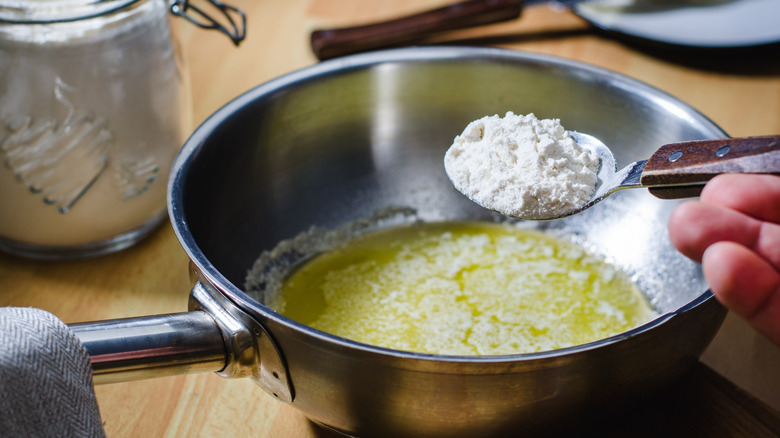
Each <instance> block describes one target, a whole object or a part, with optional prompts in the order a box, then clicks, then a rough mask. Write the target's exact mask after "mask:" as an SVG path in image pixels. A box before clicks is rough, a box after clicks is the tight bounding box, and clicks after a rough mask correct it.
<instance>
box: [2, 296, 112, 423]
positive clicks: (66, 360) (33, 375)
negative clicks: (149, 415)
mask: <svg viewBox="0 0 780 438" xmlns="http://www.w3.org/2000/svg"><path fill="white" fill-rule="evenodd" d="M0 435H2V436H9V437H103V436H105V432H104V430H103V425H102V422H101V420H100V412H99V411H98V404H97V399H96V398H95V391H94V387H93V385H92V367H91V365H90V362H89V355H88V354H87V351H86V350H85V349H84V346H82V345H81V342H79V340H78V338H77V337H76V335H75V334H73V332H72V331H71V330H70V329H69V328H68V326H67V325H66V324H65V323H64V322H62V321H60V320H59V319H58V318H57V317H56V316H54V315H52V314H51V313H49V312H46V311H44V310H40V309H33V308H18V307H3V308H0Z"/></svg>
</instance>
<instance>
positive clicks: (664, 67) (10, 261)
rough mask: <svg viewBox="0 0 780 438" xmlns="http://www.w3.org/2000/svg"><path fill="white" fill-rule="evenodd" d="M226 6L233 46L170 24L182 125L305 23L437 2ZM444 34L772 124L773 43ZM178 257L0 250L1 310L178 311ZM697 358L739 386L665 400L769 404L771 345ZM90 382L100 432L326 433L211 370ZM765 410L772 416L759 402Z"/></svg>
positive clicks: (529, 19)
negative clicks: (183, 81)
mask: <svg viewBox="0 0 780 438" xmlns="http://www.w3.org/2000/svg"><path fill="white" fill-rule="evenodd" d="M229 3H231V4H235V5H236V6H239V7H240V8H242V9H243V10H244V11H245V12H246V13H247V16H248V33H247V35H248V36H247V39H246V41H245V42H244V43H243V44H242V45H241V47H239V48H234V47H233V46H232V45H231V43H230V42H229V41H228V39H227V38H225V37H222V36H220V35H218V34H216V33H213V32H206V31H203V30H200V29H197V28H195V27H194V26H192V25H190V24H189V23H186V22H185V21H184V20H179V19H175V20H173V21H174V26H175V27H176V28H177V29H178V30H179V34H180V37H181V41H182V43H183V44H182V46H183V49H184V52H185V55H186V59H187V60H188V65H189V70H190V72H191V78H192V88H193V97H194V99H193V100H194V102H193V104H194V115H195V123H199V122H201V121H202V120H204V119H205V118H206V117H207V116H208V115H209V114H211V113H212V112H214V111H215V110H216V109H217V108H219V107H220V106H221V105H222V104H224V103H225V102H227V101H228V100H229V99H231V98H233V97H235V96H237V95H238V94H240V93H242V92H243V91H246V90H247V89H249V88H251V87H253V86H255V85H258V84H260V83H262V82H264V81H267V80H269V79H271V78H274V77H276V76H279V75H282V74H284V73H287V72H290V71H292V70H295V69H298V68H301V67H305V66H308V65H312V64H314V63H316V62H317V60H316V59H315V57H314V56H313V55H312V53H311V51H310V48H309V43H308V38H309V33H310V32H311V31H312V30H313V29H315V28H316V27H334V26H342V25H351V24H357V23H361V22H366V21H372V20H377V19H386V18H390V17H393V16H395V15H397V14H406V13H410V12H414V11H417V10H419V9H420V8H428V7H436V6H441V5H443V4H446V2H445V1H443V0H424V1H423V0H392V1H391V0H383V1H381V2H380V1H371V2H369V1H365V0H286V1H252V0H230V1H229ZM455 35H456V36H457V37H458V38H472V42H474V41H475V40H473V38H476V37H484V36H490V37H491V38H490V39H487V40H480V39H479V38H477V39H476V41H483V42H484V41H490V42H491V43H494V44H496V43H497V44H496V45H499V46H502V47H507V48H512V49H516V50H523V51H529V52H535V53H545V54H551V55H557V56H561V57H566V58H570V59H575V60H579V61H584V62H587V63H591V64H595V65H598V66H602V67H605V68H608V69H611V70H615V71H618V72H620V73H623V74H626V75H629V76H632V77H634V78H637V79H639V80H642V81H644V82H647V83H649V84H651V85H653V86H655V87H658V88H660V89H662V90H664V91H666V92H668V93H670V94H672V95H674V96H676V97H678V98H680V99H682V100H684V101H686V102H688V103H690V104H691V105H692V106H694V107H695V108H697V109H699V110H700V111H702V112H703V113H704V114H706V115H707V116H709V117H710V118H711V119H712V120H713V121H715V122H716V123H718V124H719V125H720V126H721V127H723V128H724V129H725V130H726V131H727V132H728V133H729V134H731V135H733V136H742V135H761V134H778V133H780V56H778V55H779V54H778V52H777V51H775V52H774V55H773V56H771V57H769V56H766V55H763V54H758V55H756V54H753V56H752V57H751V56H732V57H725V58H724V57H720V56H715V55H711V54H710V55H702V56H700V57H696V56H691V55H684V56H681V55H675V54H673V53H664V52H659V51H653V52H650V51H646V50H645V49H643V48H639V47H632V46H629V45H626V44H623V43H621V42H619V41H616V40H614V39H610V38H609V37H607V36H605V35H602V34H599V33H598V32H596V31H594V30H593V29H591V28H589V26H588V25H587V24H586V23H585V22H583V21H582V20H581V19H579V18H578V17H576V16H575V15H573V14H571V13H569V12H566V11H556V10H553V9H550V8H548V7H546V6H537V7H532V8H528V9H527V10H526V11H524V14H523V17H522V18H521V19H519V20H515V21H512V22H508V23H504V24H496V25H491V26H485V27H483V28H479V29H474V30H468V31H459V32H457V33H456V34H455ZM187 264H188V259H187V256H186V255H185V253H184V251H183V250H182V249H181V247H180V245H179V243H178V241H177V240H176V238H175V236H174V234H173V232H172V229H171V227H170V226H169V225H167V224H166V225H164V226H162V227H161V228H160V229H159V230H158V231H157V232H155V233H154V234H153V235H152V236H151V237H150V238H149V239H147V240H146V241H144V242H142V243H141V244H139V245H138V246H136V247H134V248H131V249H129V250H126V251H124V252H121V253H119V254H114V255H110V256H106V257H101V258H95V259H90V260H82V261H70V262H60V263H48V262H36V261H29V260H23V259H19V258H15V257H12V256H7V255H0V290H1V291H2V292H0V305H4V306H34V307H39V308H42V309H45V310H48V311H50V312H52V313H54V314H55V315H57V316H59V317H60V318H61V319H62V320H64V321H65V322H69V323H70V322H78V321H87V320H96V319H108V318H118V317H125V316H137V315H151V314H156V313H167V312H178V311H183V310H186V306H187V295H188V291H189V280H188V268H187ZM703 362H704V363H705V364H707V365H708V366H709V367H711V368H712V369H714V370H716V371H717V372H718V373H719V374H720V375H723V376H726V377H727V378H728V379H730V380H731V381H732V382H734V383H736V384H737V385H738V386H739V387H741V388H743V389H744V390H746V391H747V393H742V392H741V391H740V390H738V389H736V388H734V387H731V386H729V385H728V384H726V385H725V386H723V383H724V382H722V381H719V382H720V383H718V384H717V385H714V386H713V385H709V384H707V382H708V381H709V380H708V379H709V377H701V376H698V377H695V378H692V379H690V380H688V381H686V382H684V383H682V384H681V386H680V388H681V389H679V390H678V391H677V392H676V393H675V395H673V397H678V398H679V399H680V400H692V399H693V400H694V403H696V401H695V399H696V397H699V398H700V400H699V401H701V400H704V399H710V398H714V399H718V398H719V397H720V396H713V395H712V394H711V393H710V392H712V391H715V392H718V393H720V394H721V395H722V394H726V396H725V399H726V400H728V399H730V397H732V396H733V395H734V394H740V396H739V397H742V398H740V399H741V400H751V402H755V401H756V400H760V402H758V406H760V407H761V409H764V407H765V406H764V405H763V403H765V404H768V405H769V406H772V407H774V409H780V349H778V348H776V347H774V346H773V345H771V344H769V343H768V342H767V341H766V340H764V339H763V338H762V337H760V336H758V335H756V334H755V333H754V332H753V331H752V330H751V329H750V328H749V327H747V326H746V325H745V324H744V323H742V322H741V321H740V320H739V319H737V318H735V317H732V316H729V318H728V319H727V322H726V324H725V325H724V327H723V329H722V330H721V332H720V333H719V334H718V336H717V338H716V340H715V341H714V342H713V344H712V346H711V347H710V348H709V349H708V350H707V352H706V353H705V354H704V357H703ZM702 379H703V380H702ZM714 379H715V380H718V378H717V376H715V377H714ZM700 387H706V388H708V389H706V391H710V392H706V391H705V390H700ZM713 388H716V389H715V390H713ZM717 388H726V389H725V390H719V389H717ZM96 391H97V396H98V401H99V403H100V409H101V413H102V416H103V419H104V422H105V429H106V432H107V433H108V435H109V436H110V437H130V436H139V437H141V436H143V437H158V436H169V437H185V436H186V437H191V436H203V437H212V436H257V437H293V438H295V437H317V436H328V434H327V433H325V432H323V431H321V430H319V429H317V428H316V427H314V426H312V425H311V424H309V423H308V422H307V421H306V419H305V418H304V417H303V416H302V415H300V414H299V413H298V412H297V411H296V410H295V409H294V408H293V407H291V406H287V405H284V404H281V403H278V402H276V401H274V400H272V399H271V398H270V397H268V396H266V395H265V393H264V392H263V391H262V390H260V389H259V388H257V387H255V386H254V384H252V383H251V382H250V381H247V380H226V379H222V378H220V377H218V376H217V375H215V374H211V373H206V374H198V375H190V376H178V377H167V378H159V379H153V380H148V381H139V382H130V383H118V384H112V385H103V386H99V387H97V388H96ZM702 391H705V392H706V393H704V392H702ZM686 394H687V396H686ZM747 394H751V395H750V396H749V395H747ZM686 397H687V398H686ZM745 397H746V398H745ZM753 397H754V398H753ZM678 404H679V403H678ZM726 408H728V409H726V411H725V412H726V414H730V413H733V412H732V411H730V410H729V409H732V408H733V406H731V407H728V406H727V407H726ZM714 409H718V408H717V407H715V408H714ZM761 409H760V410H761ZM702 410H703V409H699V410H693V411H686V412H690V413H691V414H690V415H691V417H692V420H695V421H694V423H697V424H709V425H710V426H712V425H713V424H715V423H713V422H712V421H710V419H709V418H705V417H701V415H709V416H712V418H714V419H715V420H713V421H721V422H722V423H729V421H730V420H729V417H728V415H722V414H723V412H715V413H714V414H713V413H710V414H707V413H706V412H705V413H702V412H700V411H702ZM704 411H706V410H704ZM766 412H769V414H772V411H771V409H770V410H769V411H766ZM766 412H765V413H766ZM761 415H763V414H761ZM759 416H760V415H759ZM770 416H771V415H770ZM729 424H731V423H729ZM723 430H726V429H723Z"/></svg>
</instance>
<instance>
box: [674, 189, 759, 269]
mask: <svg viewBox="0 0 780 438" xmlns="http://www.w3.org/2000/svg"><path fill="white" fill-rule="evenodd" d="M760 229H761V222H760V221H758V220H756V219H754V218H752V217H750V216H747V215H745V214H742V213H740V212H738V211H735V210H731V209H729V208H725V207H719V206H715V205H711V204H706V203H704V202H701V201H687V202H684V203H682V204H680V205H678V206H677V208H675V209H674V211H672V215H671V216H670V218H669V226H668V230H669V238H670V239H671V241H672V244H673V245H674V247H675V248H677V250H678V251H680V252H681V253H682V254H683V255H685V256H686V257H688V258H690V259H692V260H695V261H697V262H701V258H702V254H704V250H706V249H707V247H709V246H710V245H712V244H713V243H715V242H719V241H724V240H726V241H732V242H738V243H740V244H742V245H744V246H747V247H753V245H754V244H755V243H756V241H757V239H758V235H759V231H760Z"/></svg>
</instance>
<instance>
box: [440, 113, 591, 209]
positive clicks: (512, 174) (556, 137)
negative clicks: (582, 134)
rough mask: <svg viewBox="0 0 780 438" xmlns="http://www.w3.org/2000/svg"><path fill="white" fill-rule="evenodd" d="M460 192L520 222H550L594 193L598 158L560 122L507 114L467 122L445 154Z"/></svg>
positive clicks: (585, 200) (579, 205)
mask: <svg viewBox="0 0 780 438" xmlns="http://www.w3.org/2000/svg"><path fill="white" fill-rule="evenodd" d="M444 168H445V170H446V171H447V175H448V176H449V178H450V180H451V181H452V183H453V184H454V185H455V188H457V189H458V190H459V191H460V192H462V193H463V194H465V195H466V196H468V197H469V198H470V199H471V200H473V201H474V202H476V203H478V204H480V205H482V206H483V207H485V208H488V209H491V210H495V211H498V212H500V213H503V214H505V215H507V216H513V217H517V218H521V219H550V218H554V217H558V216H560V215H563V214H566V213H569V212H572V211H574V210H576V209H577V208H579V207H581V206H582V205H584V204H585V203H586V202H587V201H588V200H589V199H590V198H591V196H592V195H593V193H594V191H595V190H596V184H597V181H598V178H597V173H598V169H599V159H598V157H597V156H596V155H595V154H594V153H592V152H590V151H588V150H586V149H583V148H581V147H580V146H579V145H577V143H576V142H575V141H574V140H573V139H572V138H571V137H570V136H569V134H568V133H567V132H566V130H565V129H564V128H563V126H561V123H560V120H557V119H543V120H539V119H537V118H536V116H534V115H533V114H528V115H527V116H522V115H516V114H514V113H513V112H511V111H510V112H508V113H506V115H505V116H504V117H503V118H502V117H499V116H498V115H494V116H487V117H483V118H481V119H479V120H475V121H473V122H471V123H470V124H469V125H468V126H467V127H466V129H465V130H464V131H463V133H462V134H461V135H459V136H457V137H455V140H454V142H453V144H452V146H451V147H450V149H449V150H448V151H447V153H446V155H445V156H444Z"/></svg>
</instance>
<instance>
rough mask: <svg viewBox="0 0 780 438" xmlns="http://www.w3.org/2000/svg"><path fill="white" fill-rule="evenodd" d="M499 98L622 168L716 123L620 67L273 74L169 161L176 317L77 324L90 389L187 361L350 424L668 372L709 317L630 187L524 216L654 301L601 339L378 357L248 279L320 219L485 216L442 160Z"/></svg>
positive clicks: (476, 409) (690, 352)
mask: <svg viewBox="0 0 780 438" xmlns="http://www.w3.org/2000/svg"><path fill="white" fill-rule="evenodd" d="M508 110H512V111H514V112H516V113H530V112H533V113H535V114H536V115H537V116H538V117H555V118H560V119H561V121H562V123H563V125H564V126H566V127H567V128H568V129H572V130H578V131H582V132H588V133H591V134H593V135H595V136H597V137H599V138H601V139H603V140H604V141H606V142H607V143H608V144H610V145H612V146H613V151H614V152H615V156H616V160H617V164H618V166H624V165H625V164H627V163H629V162H632V161H635V160H636V159H638V158H641V157H646V156H648V155H649V154H650V153H651V152H652V151H653V150H654V148H655V147H656V146H657V145H659V144H665V143H670V142H673V141H681V140H693V139H702V138H719V137H724V136H725V133H724V132H723V131H722V130H721V129H719V128H718V127H717V126H716V125H715V124H713V123H712V122H711V121H709V120H708V119H707V118H706V117H704V116H703V115H702V114H700V113H698V112H697V111H695V110H694V109H692V108H691V107H689V106H688V105H686V104H684V103H683V102H680V101H679V100H677V99H675V98H673V97H671V96H669V95H667V94H664V93H663V92H661V91H659V90H657V89H654V88H652V87H649V86H647V85H645V84H642V83H640V82H637V81H635V80H632V79H629V78H626V77H624V76H621V75H618V74H615V73H612V72H610V71H607V70H604V69H600V68H595V67H591V66H588V65H584V64H581V63H577V62H573V61H567V60H563V59H559V58H553V57H549V56H542V55H535V54H528V53H520V52H514V51H507V50H499V49H486V48H457V47H437V48H416V49H400V50H393V51H385V52H374V53H369V54H363V55H356V56H352V57H345V58H340V59H336V60H332V61H327V62H324V63H321V64H317V65H314V66H312V67H309V68H306V69H303V70H300V71H297V72H294V73H291V74H289V75H286V76H283V77H280V78H278V79H275V80H272V81H270V82H268V83H265V84H262V85H260V86H258V87H257V88H254V89H252V90H250V91H248V92H247V93H245V94H243V95H241V96H239V97H238V98H236V99H235V100H233V101H232V102H230V103H228V104H227V105H226V106H225V107H223V108H222V109H220V110H219V111H217V112H216V113H215V114H214V115H213V116H211V117H210V118H209V119H208V120H206V121H205V122H204V123H203V124H202V125H201V126H200V127H199V128H198V129H197V130H196V131H195V132H194V133H193V135H192V136H191V138H190V139H189V140H188V141H187V143H186V144H185V145H184V147H183V149H182V151H181V153H180V155H179V157H178V159H177V160H176V162H175V164H174V166H173V171H172V174H171V178H170V182H169V193H168V195H169V213H170V216H171V220H172V222H173V226H174V229H175V231H176V233H177V235H178V238H179V240H180V241H181V244H182V245H183V246H184V248H185V250H186V251H187V253H188V254H189V256H190V258H191V260H192V266H193V270H192V273H193V280H194V282H195V283H194V284H195V285H194V287H193V289H192V291H191V294H190V303H189V309H190V311H189V312H186V313H182V314H175V315H163V316H153V317H143V318H136V319H129V320H117V321H105V322H96V323H85V324H76V325H73V328H74V330H75V331H76V332H77V333H78V334H79V336H80V338H81V339H82V340H83V341H84V343H85V345H86V347H87V349H88V351H89V352H90V354H91V356H92V361H93V366H94V371H95V381H96V383H105V382H113V381H119V380H130V379H137V378H147V377H152V376H162V375H171V374H179V373H187V372H195V371H216V372H217V373H219V374H220V375H223V376H225V377H250V378H251V379H253V380H254V381H255V383H257V384H258V385H259V386H260V387H262V388H263V389H265V390H266V391H267V392H268V393H269V394H271V396H272V397H276V398H277V399H279V400H280V401H282V402H285V403H291V404H292V405H293V406H295V407H296V408H298V409H300V410H301V411H302V412H303V413H304V414H305V415H306V416H307V417H309V418H310V419H312V420H313V421H315V422H318V423H321V424H323V425H326V426H328V427H331V428H333V429H335V430H338V431H341V432H344V433H346V434H350V435H356V436H362V437H374V436H391V437H398V436H416V437H461V436H463V437H473V436H494V435H495V436H501V435H506V434H509V433H511V434H513V435H514V434H517V433H520V432H527V431H538V430H540V429H546V428H548V427H550V426H551V425H553V424H559V423H561V419H563V418H565V417H567V416H569V415H572V414H574V413H582V412H586V411H587V410H588V409H594V408H596V409H606V408H607V407H608V406H612V405H613V404H615V403H625V402H628V401H631V400H634V399H636V398H638V397H640V396H644V395H646V394H648V393H649V392H652V391H655V390H656V389H658V388H660V387H663V386H664V385H667V384H670V383H672V382H673V381H674V380H675V379H676V378H677V377H678V376H680V375H681V374H682V373H684V372H685V371H686V370H687V369H688V368H689V367H690V366H691V365H692V364H694V363H695V362H696V361H697V358H698V356H699V355H700V354H701V352H702V351H703V350H704V348H705V347H706V346H707V344H708V343H709V342H710V340H711V339H712V337H713V336H714V334H715V332H716V331H717V329H718V327H719V326H720V324H721V322H722V320H723V317H724V316H725V310H724V309H723V308H722V307H721V306H719V305H718V304H717V302H716V301H715V300H714V298H713V297H712V295H711V293H710V292H709V291H708V287H707V285H706V283H705V281H704V279H703V277H702V274H701V270H700V267H699V266H698V265H696V264H694V263H693V262H690V261H688V260H687V259H685V258H684V257H682V256H681V255H679V254H678V253H676V252H675V251H674V249H673V248H672V246H671V245H670V243H669V241H668V239H667V237H666V229H665V227H666V220H667V217H668V215H669V213H670V211H671V209H672V208H673V207H674V206H675V205H676V203H677V202H678V201H663V200H659V199H656V198H654V197H653V196H651V195H650V194H648V193H647V192H646V191H639V190H637V191H624V192H622V193H617V194H616V195H614V197H610V198H609V199H607V200H605V201H604V202H602V203H600V204H599V205H597V206H594V207H593V208H591V209H589V210H587V211H585V212H584V213H582V214H580V215H577V216H574V217H570V218H567V219H563V220H559V221H551V222H543V223H538V224H536V226H538V227H541V228H545V229H548V230H549V231H551V232H556V233H563V234H567V235H570V236H573V238H574V239H575V240H577V241H578V242H580V243H582V244H583V245H585V246H586V247H588V248H590V249H591V250H592V251H594V252H596V253H598V254H600V255H602V256H604V257H606V258H607V259H608V260H610V261H612V262H613V263H615V264H616V265H618V266H619V267H620V268H621V269H623V270H625V271H626V272H628V273H629V275H631V276H632V277H633V278H634V279H635V280H636V282H637V283H638V284H639V286H640V287H641V288H642V289H643V290H644V291H645V292H646V293H647V295H648V297H649V299H650V301H651V303H652V304H653V305H654V306H655V307H656V309H657V310H659V312H660V313H661V316H659V317H658V318H657V319H655V320H653V321H651V322H649V323H647V324H644V325H642V326H640V327H638V328H635V329H633V330H630V331H628V332H625V333H623V334H620V335H617V336H613V337H611V338H608V339H604V340H601V341H597V342H593V343H589V344H585V345H580V346H576V347H572V348H566V349H562V350H557V351H550V352H542V353H534V354H525V355H508V356H486V357H456V356H437V355H425V354H417V353H410V352H403V351H393V350H388V349H383V348H378V347H373V346H370V345H364V344H359V343H356V342H352V341H349V340H346V339H341V338H338V337H335V336H332V335H329V334H327V333H322V332H319V331H317V330H314V329H311V328H309V327H306V326H304V325H302V324H299V323H297V322H295V321H292V320H290V319H288V318H286V317H284V316H281V315H279V314H277V313H275V312H274V311H273V310H272V309H269V308H268V307H266V306H264V305H263V304H262V303H261V302H259V301H258V300H257V299H256V297H252V296H250V295H249V294H247V293H246V292H244V290H243V284H244V279H245V276H246V273H247V271H248V269H249V268H250V267H251V266H252V264H253V262H254V261H255V259H256V258H257V257H258V255H259V254H260V252H261V251H263V250H266V249H270V248H273V247H274V246H275V245H276V244H277V243H278V242H280V241H281V240H283V239H287V238H289V237H292V236H295V235H296V234H298V233H300V232H302V231H304V230H306V229H308V228H309V227H310V226H312V225H317V226H321V227H336V226H338V225H340V224H342V223H345V222H347V221H352V220H355V219H359V218H363V217H368V216H371V215H372V214H373V213H374V212H375V211H377V210H378V209H382V208H385V207H389V206H404V207H410V208H413V209H415V210H416V211H417V212H418V215H419V216H420V217H422V218H423V219H425V220H447V219H466V218H468V219H477V220H498V219H499V217H498V216H496V215H495V214H493V213H490V212H487V211H485V210H483V209H482V208H480V207H478V206H476V205H474V204H472V203H471V202H470V201H469V200H468V199H466V198H465V197H464V196H462V195H461V194H460V193H458V192H457V191H456V190H455V189H454V188H453V187H452V186H451V184H450V183H449V182H448V181H447V177H446V175H445V173H444V169H443V165H442V158H443V155H444V152H445V150H446V149H447V147H448V146H449V145H450V143H451V141H452V139H453V137H454V136H455V135H456V134H457V133H458V132H460V131H461V130H462V129H463V127H464V126H465V125H466V124H467V123H468V122H470V121H471V120H474V119H476V118H479V117H481V116H484V115H487V114H495V113H499V114H502V113H503V112H505V111H508Z"/></svg>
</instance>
